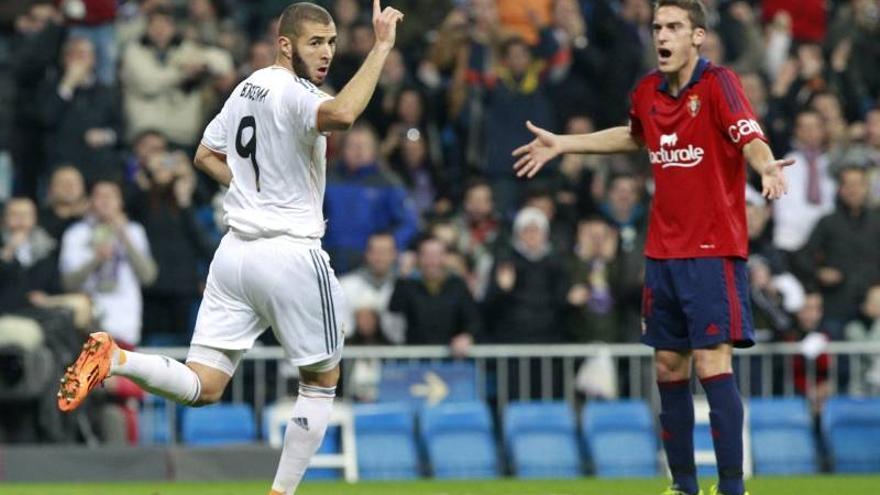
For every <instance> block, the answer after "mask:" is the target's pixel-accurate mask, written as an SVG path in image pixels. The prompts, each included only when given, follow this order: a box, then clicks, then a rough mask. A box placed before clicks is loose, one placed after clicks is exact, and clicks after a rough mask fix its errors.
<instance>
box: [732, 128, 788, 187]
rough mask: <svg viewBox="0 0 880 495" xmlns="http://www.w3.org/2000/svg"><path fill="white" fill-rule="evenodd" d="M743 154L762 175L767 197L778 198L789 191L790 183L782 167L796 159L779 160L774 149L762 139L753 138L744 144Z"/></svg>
mask: <svg viewBox="0 0 880 495" xmlns="http://www.w3.org/2000/svg"><path fill="white" fill-rule="evenodd" d="M743 155H744V156H745V157H746V161H748V162H749V165H750V166H751V167H752V169H753V170H754V171H755V172H758V174H760V175H761V189H762V190H761V194H762V195H763V196H764V197H765V198H767V199H778V198H780V197H782V195H783V194H785V193H787V192H788V184H787V183H786V181H785V175H784V174H783V173H782V169H783V168H784V167H787V166H789V165H791V164H793V163H794V160H791V159H788V160H777V159H775V158H773V151H771V150H770V146H767V143H765V142H764V141H763V140H761V139H752V140H751V141H749V142H748V144H746V145H745V146H743Z"/></svg>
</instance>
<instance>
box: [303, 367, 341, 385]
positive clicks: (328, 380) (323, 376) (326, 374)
mask: <svg viewBox="0 0 880 495" xmlns="http://www.w3.org/2000/svg"><path fill="white" fill-rule="evenodd" d="M299 373H300V382H301V383H303V384H305V385H313V386H316V387H324V388H333V387H335V386H336V384H337V383H339V365H338V364H337V365H335V366H334V367H333V368H331V369H329V370H323V371H314V370H310V369H306V368H300V370H299Z"/></svg>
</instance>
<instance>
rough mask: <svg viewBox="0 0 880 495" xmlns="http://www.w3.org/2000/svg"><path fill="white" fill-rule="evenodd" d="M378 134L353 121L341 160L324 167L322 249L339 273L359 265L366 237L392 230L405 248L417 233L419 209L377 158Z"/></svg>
mask: <svg viewBox="0 0 880 495" xmlns="http://www.w3.org/2000/svg"><path fill="white" fill-rule="evenodd" d="M377 150H378V145H377V138H376V134H375V133H374V132H373V130H372V129H371V128H370V127H367V126H356V127H354V128H353V129H352V130H351V131H349V132H348V134H347V135H346V136H345V141H344V142H343V145H342V153H341V160H340V161H339V162H338V163H337V164H336V166H335V167H333V169H332V170H330V171H328V173H327V192H326V193H325V200H324V216H325V218H327V232H326V234H325V235H324V249H326V250H327V252H328V253H329V254H330V259H332V260H333V262H334V268H335V269H336V271H337V273H345V272H347V271H350V270H352V269H354V268H356V267H357V266H358V265H360V263H361V260H362V257H363V253H364V250H365V249H366V246H367V239H368V238H369V237H370V235H371V234H373V233H375V232H381V231H388V232H391V233H393V235H394V240H395V241H396V243H397V248H398V249H400V250H403V249H406V247H407V246H408V245H409V243H410V241H411V240H412V239H413V237H415V235H416V234H417V233H418V230H419V226H418V215H417V214H416V210H415V206H414V204H413V202H412V200H411V198H409V197H408V195H407V191H406V189H405V187H404V185H403V182H402V181H401V180H400V178H398V177H397V176H396V175H395V174H394V173H393V172H391V171H390V170H388V169H386V168H385V167H382V166H380V165H379V163H378V161H377Z"/></svg>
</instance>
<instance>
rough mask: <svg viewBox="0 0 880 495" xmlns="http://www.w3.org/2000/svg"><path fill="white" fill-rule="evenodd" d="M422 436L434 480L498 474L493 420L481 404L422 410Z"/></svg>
mask: <svg viewBox="0 0 880 495" xmlns="http://www.w3.org/2000/svg"><path fill="white" fill-rule="evenodd" d="M420 421H421V436H422V440H423V441H424V443H425V450H426V451H427V454H428V460H429V462H430V464H431V470H432V472H433V474H434V476H435V477H437V478H467V479H473V478H495V477H497V476H498V475H499V474H500V470H499V464H498V455H497V452H496V447H495V438H494V435H493V425H492V417H491V416H490V414H489V408H488V407H487V406H486V404H485V403H483V402H452V403H444V404H440V405H438V406H435V407H433V408H426V409H423V410H422V413H421V415H420Z"/></svg>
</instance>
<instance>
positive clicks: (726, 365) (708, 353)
mask: <svg viewBox="0 0 880 495" xmlns="http://www.w3.org/2000/svg"><path fill="white" fill-rule="evenodd" d="M694 366H695V368H696V371H697V376H698V377H699V378H708V377H710V376H716V375H721V374H724V373H731V372H732V371H733V364H732V359H731V356H730V354H728V353H727V352H725V351H724V350H723V349H703V350H699V351H696V352H694Z"/></svg>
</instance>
